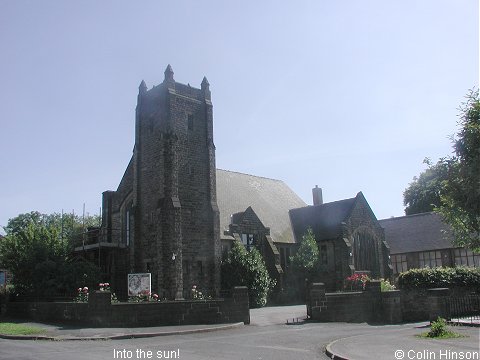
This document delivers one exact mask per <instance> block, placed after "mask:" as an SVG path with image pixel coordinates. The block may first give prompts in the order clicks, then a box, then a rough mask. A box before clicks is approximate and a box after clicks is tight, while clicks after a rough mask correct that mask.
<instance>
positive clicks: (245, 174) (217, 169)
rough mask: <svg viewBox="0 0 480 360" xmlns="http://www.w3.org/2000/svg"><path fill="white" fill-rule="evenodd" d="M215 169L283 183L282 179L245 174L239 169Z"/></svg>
mask: <svg viewBox="0 0 480 360" xmlns="http://www.w3.org/2000/svg"><path fill="white" fill-rule="evenodd" d="M217 170H220V171H226V172H230V173H235V174H240V175H247V176H251V177H256V178H260V179H267V180H273V181H279V182H282V183H285V182H284V181H283V180H279V179H273V178H269V177H266V176H258V175H252V174H246V173H242V172H239V171H233V170H226V169H219V168H217Z"/></svg>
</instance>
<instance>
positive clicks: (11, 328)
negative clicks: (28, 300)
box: [0, 322, 45, 335]
mask: <svg viewBox="0 0 480 360" xmlns="http://www.w3.org/2000/svg"><path fill="white" fill-rule="evenodd" d="M44 332H45V329H42V328H39V327H36V326H28V325H23V324H15V323H8V322H0V334H3V335H33V334H42V333H44Z"/></svg>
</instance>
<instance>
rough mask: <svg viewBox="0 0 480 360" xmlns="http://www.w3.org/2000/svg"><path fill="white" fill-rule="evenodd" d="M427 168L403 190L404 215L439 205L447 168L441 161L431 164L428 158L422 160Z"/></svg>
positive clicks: (417, 212)
mask: <svg viewBox="0 0 480 360" xmlns="http://www.w3.org/2000/svg"><path fill="white" fill-rule="evenodd" d="M423 162H424V163H425V164H427V165H428V168H427V169H426V170H425V171H423V172H422V173H421V174H420V175H419V176H418V177H416V176H415V177H414V178H413V181H412V182H411V183H410V184H409V185H408V187H407V188H406V189H405V191H404V192H403V205H404V206H405V215H413V214H419V213H424V212H430V211H433V209H434V208H436V207H438V206H440V195H441V194H442V190H443V186H444V185H443V182H444V181H445V180H446V179H447V175H448V169H447V167H446V166H445V165H444V164H443V163H437V164H434V165H432V163H431V161H430V159H428V158H427V159H425V160H424V161H423Z"/></svg>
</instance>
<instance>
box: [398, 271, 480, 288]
mask: <svg viewBox="0 0 480 360" xmlns="http://www.w3.org/2000/svg"><path fill="white" fill-rule="evenodd" d="M398 286H399V288H400V289H432V288H440V287H448V288H452V287H468V288H471V289H473V290H479V289H480V269H478V268H467V267H456V268H433V269H430V268H424V269H411V270H408V271H406V272H404V273H401V274H400V276H399V278H398Z"/></svg>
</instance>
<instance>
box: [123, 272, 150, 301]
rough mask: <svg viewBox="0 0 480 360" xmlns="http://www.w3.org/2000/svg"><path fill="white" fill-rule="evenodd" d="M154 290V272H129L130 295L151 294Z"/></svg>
mask: <svg viewBox="0 0 480 360" xmlns="http://www.w3.org/2000/svg"><path fill="white" fill-rule="evenodd" d="M151 292H152V274H150V273H136V274H128V296H137V295H150V294H151Z"/></svg>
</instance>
